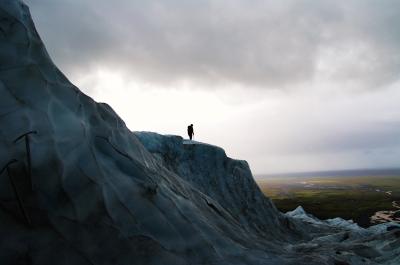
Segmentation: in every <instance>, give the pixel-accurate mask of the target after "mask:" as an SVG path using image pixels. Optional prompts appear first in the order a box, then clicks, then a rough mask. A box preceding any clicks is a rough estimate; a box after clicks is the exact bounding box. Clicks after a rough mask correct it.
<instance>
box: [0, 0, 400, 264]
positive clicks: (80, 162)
mask: <svg viewBox="0 0 400 265" xmlns="http://www.w3.org/2000/svg"><path fill="white" fill-rule="evenodd" d="M0 95H1V97H0V136H1V137H0V168H1V169H2V172H1V175H0V261H1V264H5V265H14V264H22V265H23V264H40V265H46V264H61V265H62V264H77V265H80V264H92V265H93V264H96V265H97V264H99V265H100V264H121V265H126V264H155V265H158V264H160V265H161V264H162V265H180V264H182V265H183V264H184V265H189V264H190V265H197V264H199V265H200V264H210V265H212V264H222V265H224V264H227V265H228V264H229V265H236V264H238V265H239V264H296V265H301V264H304V265H305V264H311V265H312V264H327V265H328V264H335V265H339V264H387V265H390V264H392V265H394V264H400V228H399V226H398V225H396V224H384V225H378V226H373V227H371V228H369V229H363V228H360V227H358V226H357V225H356V224H354V223H351V222H349V221H346V220H342V219H339V218H337V219H332V220H318V219H317V218H315V217H313V216H311V215H309V214H307V213H305V212H304V210H303V209H302V208H298V209H296V210H294V211H293V212H289V213H286V214H284V213H281V212H279V211H278V210H277V209H276V208H275V206H274V204H273V203H272V202H271V200H270V199H269V198H267V197H266V196H264V195H263V194H262V192H261V191H260V189H259V188H258V186H257V184H256V182H255V181H254V179H253V176H252V173H251V170H250V168H249V166H248V164H247V162H245V161H243V160H235V159H231V158H229V157H228V156H227V155H226V153H225V151H224V150H223V149H222V148H220V147H217V146H213V145H209V144H205V143H200V142H194V141H187V140H184V139H183V138H181V137H179V136H173V135H160V134H157V133H152V132H132V131H130V130H129V129H128V128H127V127H126V125H125V123H124V121H123V120H122V119H121V118H120V117H119V116H118V115H117V114H116V113H115V112H114V111H113V109H112V108H111V107H110V106H108V105H107V104H104V103H97V102H95V101H94V100H93V99H91V98H90V97H88V96H87V95H85V94H83V93H82V92H81V91H80V90H79V89H78V88H77V87H75V86H74V85H73V84H71V82H69V80H68V79H67V78H66V77H65V76H64V74H63V73H62V72H61V71H60V70H59V69H58V68H57V67H56V66H55V65H54V63H53V62H52V60H51V58H50V56H49V55H48V53H47V51H46V48H45V46H44V44H43V43H42V41H41V39H40V36H39V34H38V33H37V31H36V29H35V26H34V23H33V21H32V18H31V15H30V12H29V8H28V7H27V5H25V4H24V3H23V1H21V0H1V1H0ZM29 132H34V133H31V134H29V136H27V138H29V141H25V143H24V139H27V138H26V137H24V138H22V139H21V140H20V141H15V140H16V139H18V138H19V137H20V136H21V135H24V134H26V133H29Z"/></svg>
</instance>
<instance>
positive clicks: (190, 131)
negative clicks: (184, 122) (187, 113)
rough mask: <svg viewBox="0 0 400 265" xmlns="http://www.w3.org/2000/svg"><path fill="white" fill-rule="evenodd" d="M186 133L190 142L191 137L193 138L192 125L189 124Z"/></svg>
mask: <svg viewBox="0 0 400 265" xmlns="http://www.w3.org/2000/svg"><path fill="white" fill-rule="evenodd" d="M187 132H188V135H189V138H190V140H192V137H193V135H194V131H193V124H190V125H189V126H188V129H187Z"/></svg>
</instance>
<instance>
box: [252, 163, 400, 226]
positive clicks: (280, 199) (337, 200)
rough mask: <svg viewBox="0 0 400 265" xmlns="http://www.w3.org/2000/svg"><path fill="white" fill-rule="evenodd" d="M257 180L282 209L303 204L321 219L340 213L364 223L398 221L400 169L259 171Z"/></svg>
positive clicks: (309, 211) (399, 209) (399, 219)
mask: <svg viewBox="0 0 400 265" xmlns="http://www.w3.org/2000/svg"><path fill="white" fill-rule="evenodd" d="M256 181H257V182H258V184H259V186H260V188H261V189H262V191H263V192H264V194H266V195H267V196H268V197H270V198H271V199H272V200H273V201H274V203H275V205H276V207H277V208H278V209H279V210H280V211H282V212H287V211H290V210H293V209H295V208H296V207H297V206H299V205H302V206H303V208H304V209H305V210H306V211H307V212H308V213H311V214H313V215H315V216H316V217H318V218H320V219H328V218H334V217H338V216H339V217H342V218H344V219H352V220H353V221H354V222H356V223H358V224H359V225H360V226H363V227H369V226H371V225H373V224H377V223H383V222H389V221H395V222H398V223H400V208H399V204H400V169H383V170H378V169H377V170H375V169H374V170H346V171H323V172H306V173H289V174H275V175H258V176H256Z"/></svg>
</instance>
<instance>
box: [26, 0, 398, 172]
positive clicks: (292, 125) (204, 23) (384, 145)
mask: <svg viewBox="0 0 400 265" xmlns="http://www.w3.org/2000/svg"><path fill="white" fill-rule="evenodd" d="M25 2H26V3H27V4H28V5H29V6H30V9H31V12H32V15H33V19H34V21H35V22H36V26H37V28H38V31H39V33H40V34H41V36H42V39H43V40H44V42H45V44H46V46H47V48H48V50H49V53H50V55H51V56H52V58H53V60H54V61H55V63H56V64H57V65H58V66H59V67H60V68H61V70H62V71H63V72H64V73H66V74H67V75H68V76H69V77H70V78H71V80H72V81H74V83H76V84H77V85H78V86H80V87H81V88H82V89H83V90H84V91H85V92H87V93H89V94H90V95H91V96H93V97H94V98H95V99H97V100H102V101H106V102H108V103H109V104H111V105H112V107H113V108H115V109H116V110H117V112H118V113H119V114H120V115H121V116H122V117H123V118H124V119H125V120H126V121H127V124H128V125H129V126H130V127H131V128H132V129H133V130H155V131H159V132H164V133H180V132H182V131H183V133H180V134H184V129H185V126H186V123H190V122H193V123H195V130H196V129H197V130H199V132H200V134H198V135H203V139H202V140H204V141H211V142H213V143H215V144H217V145H222V146H223V147H224V148H226V149H227V152H228V154H231V155H233V156H236V157H240V158H242V159H247V160H249V162H250V164H251V165H252V168H253V170H254V171H255V172H256V173H263V172H274V171H296V170H319V169H340V168H357V167H370V168H373V167H397V166H400V161H399V159H397V158H395V156H397V157H399V154H400V140H399V139H400V110H399V109H400V107H398V105H399V103H400V82H399V79H400V75H399V74H400V27H399V25H400V1H398V0H350V1H333V0H332V1H328V0H320V1H313V0H285V1H281V0H265V1H261V0H253V1H248V0H229V1H228V0H226V1H221V0H204V1H194V0H188V1H177V0H165V1H154V0H147V1H142V0H140V1H139V0H137V1H135V0H116V1H109V0H96V1H95V0H25ZM110 80H111V81H112V82H111V81H110ZM117 84H118V85H117ZM154 93H155V94H154ZM111 94H112V95H111ZM160 94H162V95H164V96H165V97H164V98H163V101H157V100H155V97H158V96H159V95H160ZM126 98H130V99H131V100H130V101H127V100H126ZM146 100H147V101H146ZM199 100H200V101H202V102H201V103H196V102H193V101H199ZM143 101H145V102H147V104H144V103H142V102H143ZM156 101H157V104H156V105H155V102H156ZM187 101H190V102H191V104H189V105H188V104H187ZM182 102H186V103H182ZM171 105H176V106H177V107H176V109H174V108H173V107H171ZM148 106H151V108H149V109H148V110H147V111H144V110H145V109H146V108H147V107H148ZM205 108H207V110H205ZM187 109H191V113H190V114H191V115H189V114H187V113H183V114H182V113H181V112H182V111H183V112H184V111H185V110H187ZM141 110H142V111H143V113H146V114H143V115H142V116H141V117H139V116H137V115H135V114H132V113H137V111H141ZM143 116H144V117H143ZM211 118H212V119H213V120H211ZM160 120H162V122H161V121H160ZM196 125H200V126H197V127H196ZM178 126H181V127H183V130H182V128H179V129H176V127H178ZM218 128H225V129H226V130H229V134H228V135H227V134H226V133H223V132H221V131H218V130H220V129H218ZM201 133H202V134H201ZM250 135H253V137H252V138H251V137H250Z"/></svg>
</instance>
